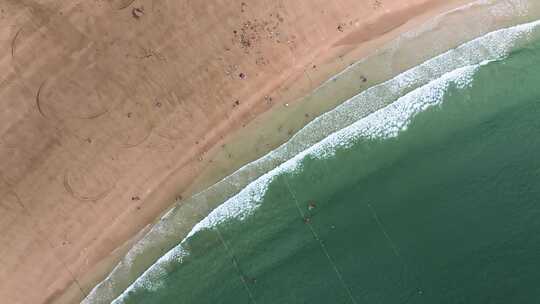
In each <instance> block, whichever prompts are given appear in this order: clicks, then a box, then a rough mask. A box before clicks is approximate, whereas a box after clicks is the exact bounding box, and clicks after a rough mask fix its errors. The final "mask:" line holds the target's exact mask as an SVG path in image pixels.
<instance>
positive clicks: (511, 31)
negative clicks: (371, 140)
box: [115, 20, 539, 303]
mask: <svg viewBox="0 0 540 304" xmlns="http://www.w3.org/2000/svg"><path fill="white" fill-rule="evenodd" d="M538 22H539V21H538V20H536V21H535V22H529V23H525V24H524V23H521V24H520V26H512V27H506V28H503V29H501V30H496V31H493V32H490V33H489V34H488V35H485V36H482V37H478V38H477V39H473V40H471V41H468V42H467V43H465V44H461V45H460V46H459V47H458V48H457V49H455V50H454V49H452V50H449V51H448V52H445V53H444V54H441V55H439V56H436V57H435V58H433V59H430V60H428V61H426V62H424V63H422V64H420V65H419V66H417V67H415V68H413V69H411V70H407V71H406V72H404V73H402V74H400V75H398V76H397V77H396V78H393V79H391V80H389V81H388V82H385V83H383V84H380V85H376V86H374V87H371V88H370V89H369V90H366V92H365V93H366V94H364V92H363V93H361V94H359V95H357V96H355V98H353V99H355V100H354V101H353V100H348V101H347V102H346V104H343V105H340V106H339V107H338V108H336V109H335V110H332V111H330V112H335V111H338V112H340V113H341V114H343V110H344V109H342V108H343V106H345V107H346V108H347V109H349V110H352V111H353V112H357V111H358V108H355V106H352V105H351V103H352V104H356V105H363V104H365V103H370V101H369V97H370V96H372V93H368V91H373V90H379V91H380V89H382V90H384V87H385V86H386V85H387V84H389V83H394V85H398V86H397V87H400V88H401V89H404V90H405V92H407V91H408V89H407V88H406V87H409V89H411V88H415V87H416V85H414V84H413V83H414V82H416V81H415V80H413V79H415V77H414V76H413V75H416V73H417V72H416V70H417V68H420V69H421V68H422V67H424V68H426V69H427V70H430V69H433V72H435V75H438V76H441V78H437V77H438V76H434V77H435V78H436V81H430V80H429V79H431V78H430V77H429V76H428V75H424V77H420V78H418V79H416V80H417V81H419V83H420V86H419V87H417V89H418V90H417V89H413V90H412V91H410V93H411V94H412V95H414V94H418V92H420V94H422V92H424V93H425V89H426V87H430V86H435V87H438V86H440V85H442V86H445V85H448V83H447V81H448V80H449V79H454V78H453V77H458V79H461V80H463V81H466V79H468V76H467V75H469V74H468V73H471V72H472V73H474V71H476V69H477V68H479V67H480V66H483V65H484V64H486V63H487V62H489V61H490V60H489V59H484V61H481V62H478V61H477V59H478V56H481V57H482V56H484V55H485V56H488V57H487V58H491V60H494V61H497V60H499V59H502V58H504V57H505V56H506V55H505V53H506V52H507V51H509V50H511V49H515V48H516V47H517V45H515V44H514V42H515V41H518V40H519V39H521V38H522V39H523V40H524V41H529V39H530V38H531V37H530V36H529V35H527V33H528V32H529V31H532V30H533V29H534V28H536V27H537V26H538ZM493 38H497V39H501V42H502V45H500V46H499V45H495V46H493V49H491V47H492V46H491V44H490V43H489V42H490V41H491V40H492V39H493ZM486 43H487V44H486ZM484 47H487V49H488V50H485V51H482V50H480V49H483V48H484ZM490 49H491V50H492V51H493V50H499V51H500V52H497V51H495V53H493V52H490V51H489V50H490ZM458 50H462V51H463V50H466V52H465V54H467V58H468V59H465V60H466V61H467V62H469V63H475V64H473V65H464V64H465V63H464V62H462V61H461V60H457V61H456V59H457V58H455V57H456V56H458V57H459V54H460V53H461V52H459V51H458ZM448 57H454V60H453V61H454V63H455V64H457V65H458V67H455V68H456V69H455V70H452V68H450V70H451V72H448V71H449V70H448V67H443V65H444V63H446V59H448ZM486 60H488V61H486ZM450 61H452V60H450ZM441 64H443V65H441ZM462 65H464V66H462ZM459 66H461V67H459ZM438 67H441V68H442V70H441V68H438ZM443 71H446V72H443ZM462 72H463V74H462ZM411 76H412V77H411ZM426 76H427V77H428V78H425V77H426ZM432 76H433V75H432ZM469 76H470V75H469ZM460 77H462V78H460ZM403 78H405V79H410V80H411V81H412V83H409V85H408V86H407V85H406V87H405V88H404V87H401V86H400V85H399V83H400V82H402V81H403V80H404V79H403ZM461 80H460V81H461ZM469 80H470V79H469ZM428 81H429V83H427V84H426V82H428ZM451 81H452V80H451ZM422 83H424V84H425V85H422ZM445 83H446V84H445ZM391 87H392V86H391ZM398 90H400V89H398ZM428 90H429V89H428ZM395 93H396V94H397V92H395ZM362 95H365V96H363V97H364V98H362V97H361V96H362ZM398 95H399V94H398ZM408 95H409V94H407V96H408ZM439 97H440V96H439ZM366 98H368V99H366ZM388 98H392V97H388ZM394 98H397V97H394ZM371 99H372V98H371ZM435 99H436V100H438V99H437V97H435ZM392 100H394V99H390V100H388V102H390V103H391V102H392ZM413 100H414V98H413V99H408V100H407V99H406V98H405V99H402V98H399V100H398V101H397V102H398V103H399V102H401V103H403V102H405V103H407V102H412V101H413ZM375 103H377V102H375ZM379 103H380V102H379ZM436 103H437V102H435V104H436ZM385 105H389V103H383V104H382V106H383V108H380V110H381V111H385V110H387V109H388V108H391V106H389V107H386V106H385ZM339 108H341V109H340V110H338V109H339ZM398 108H399V106H398ZM393 109H394V110H395V108H393ZM409 110H410V109H409ZM389 111H393V110H389ZM376 112H377V113H379V112H380V111H379V110H377V111H376ZM412 112H414V110H413V111H412ZM371 113H373V112H371ZM327 114H330V113H325V114H324V115H323V116H327ZM357 114H360V115H362V113H357ZM364 114H367V115H369V117H371V115H370V113H364ZM373 114H375V113H373ZM409 114H411V115H413V116H414V114H413V113H409ZM383 116H384V115H383ZM398 116H399V115H398ZM364 117H365V118H367V119H368V120H369V119H370V118H368V117H366V116H364ZM374 117H377V118H374V119H375V120H377V119H380V118H382V117H381V115H374ZM401 118H403V117H401ZM363 120H364V119H363V118H362V116H360V119H359V120H358V121H356V120H355V121H356V122H358V123H360V124H362V122H363ZM356 122H355V123H353V125H354V126H356V125H358V124H357V123H356ZM379 122H381V121H380V120H379ZM323 124H324V123H323ZM383 124H384V123H383ZM310 125H311V124H309V125H308V126H306V127H305V128H303V129H302V131H303V134H304V135H305V133H306V130H307V129H310V127H311V130H313V128H312V126H310ZM353 125H350V126H345V127H343V126H342V127H343V129H340V128H338V130H339V131H337V132H335V133H332V134H331V135H329V136H328V137H325V138H324V139H323V140H322V141H321V142H318V143H316V144H315V145H314V146H310V148H308V149H307V150H304V151H302V152H300V153H299V154H296V153H294V157H293V158H291V159H288V160H287V161H286V162H285V163H282V164H281V165H279V166H278V167H276V168H274V169H273V170H271V171H269V172H267V173H266V174H264V175H263V176H261V177H260V178H257V179H256V180H255V181H253V182H252V183H250V184H249V185H248V186H247V187H246V188H244V189H242V191H240V192H239V193H237V194H235V195H234V197H231V198H230V199H227V201H226V202H224V203H222V204H221V205H219V206H218V207H217V208H216V209H214V210H212V212H211V214H210V215H208V216H207V217H206V218H204V220H203V221H201V222H199V223H197V225H195V227H193V229H192V230H191V231H190V232H189V234H188V236H187V237H185V238H184V239H183V240H182V242H181V243H180V244H178V245H177V246H175V248H174V249H171V250H170V251H168V252H167V253H166V254H165V255H163V256H161V257H160V258H159V260H158V261H157V262H156V263H154V264H153V265H152V266H151V267H150V268H149V269H148V270H146V271H144V273H143V275H142V276H141V277H139V279H142V281H141V280H139V279H137V281H136V282H135V283H134V284H133V285H131V286H130V287H129V288H128V289H127V290H126V291H124V293H125V292H128V291H129V292H131V291H132V290H133V289H141V288H142V289H143V290H144V289H150V290H153V288H154V287H153V286H152V285H153V283H155V282H154V280H157V281H159V280H161V279H162V275H163V273H164V272H165V273H166V272H167V270H166V269H168V267H170V266H171V265H169V264H175V263H178V261H179V260H180V261H181V260H182V259H183V258H184V257H187V256H189V249H188V248H185V247H183V246H184V242H185V241H187V240H188V239H189V238H190V236H193V235H194V234H196V233H197V231H201V230H204V229H209V228H211V227H215V226H216V225H220V223H222V221H226V220H227V219H232V218H237V219H239V220H242V219H245V217H247V216H249V214H250V212H252V210H253V209H256V208H258V207H257V206H256V205H257V203H256V202H257V201H260V200H261V199H262V198H261V196H264V192H265V191H266V190H265V188H264V185H261V183H262V184H269V183H270V181H271V180H272V177H273V176H275V175H276V171H277V172H282V171H285V172H290V171H291V170H292V171H295V170H296V169H297V168H298V167H296V166H295V165H294V164H291V162H293V163H297V161H298V160H299V159H302V158H303V157H304V156H305V155H306V153H307V155H312V156H314V155H313V154H312V152H314V150H313V149H315V150H316V151H318V152H320V153H324V152H323V151H326V149H323V150H320V147H319V146H320V145H319V144H321V143H322V142H326V143H328V140H329V139H330V138H332V137H335V135H336V134H337V133H342V132H343V131H345V133H347V132H348V131H347V130H349V129H351V128H353V129H354V128H355V127H354V126H353ZM368 125H369V124H368ZM370 126H371V125H370ZM371 127H373V126H371ZM380 127H381V126H380ZM403 128H406V126H403ZM375 129H376V127H375ZM371 131H375V130H373V129H371ZM307 132H309V131H307ZM367 132H368V133H369V132H370V131H369V130H367ZM375 132H376V133H377V131H375ZM301 133H302V132H299V133H298V134H297V135H300V134H301ZM353 133H354V132H353ZM349 135H351V133H350V134H349ZM378 135H380V136H383V137H384V136H385V135H381V134H378ZM386 135H387V136H390V137H393V136H395V135H396V134H395V133H394V131H390V132H389V133H388V134H386ZM338 137H339V136H338ZM330 142H334V144H337V142H336V141H332V139H330ZM287 144H291V143H290V142H288V143H287ZM323 146H324V144H323ZM280 148H282V147H280ZM277 150H279V149H276V150H274V151H272V152H275V151H277ZM310 151H311V152H310ZM271 154H272V153H269V154H267V155H265V157H263V158H264V159H266V158H272V157H271V156H270V155H271ZM315 154H316V155H318V156H320V157H323V158H324V156H323V155H319V154H318V153H317V152H315ZM318 156H314V157H315V158H318ZM257 162H259V160H257ZM240 170H241V169H240ZM237 172H238V171H236V172H235V174H236V173H237ZM278 174H279V173H278ZM229 177H230V176H229ZM229 177H228V178H229ZM223 181H224V180H222V181H220V183H221V182H223ZM208 190H209V189H208ZM246 191H247V192H246ZM198 195H199V194H198ZM198 195H197V196H198ZM253 201H255V203H253ZM169 217H171V214H169V213H168V214H167V215H166V216H164V217H162V221H165V220H168V219H169ZM160 224H161V223H160ZM188 247H189V245H188ZM180 263H181V262H180ZM158 286H159V285H158ZM157 288H159V287H157ZM124 293H123V294H122V295H121V296H120V298H122V297H123V296H124ZM115 303H116V302H115Z"/></svg>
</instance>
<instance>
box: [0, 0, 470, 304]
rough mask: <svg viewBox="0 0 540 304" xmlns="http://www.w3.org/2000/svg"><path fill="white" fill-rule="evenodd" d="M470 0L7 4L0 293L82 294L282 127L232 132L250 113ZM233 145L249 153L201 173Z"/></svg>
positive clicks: (12, 297) (0, 92)
mask: <svg viewBox="0 0 540 304" xmlns="http://www.w3.org/2000/svg"><path fill="white" fill-rule="evenodd" d="M465 2H468V1H439V0H433V1H431V0H411V1H398V0H394V1H390V0H382V1H367V0H366V1H349V0H343V1H334V2H332V3H327V2H326V1H316V3H314V2H313V1H295V2H294V3H285V2H268V3H259V4H254V3H248V2H241V1H235V2H233V3H229V2H225V1H211V2H205V3H204V4H195V3H193V2H186V1H179V2H178V3H174V4H173V3H172V2H166V1H109V2H107V1H97V2H92V3H86V2H82V1H49V2H47V3H46V4H38V3H35V2H19V1H6V2H4V4H3V5H2V11H1V13H0V14H1V15H0V24H1V25H2V27H1V28H2V30H0V40H2V42H3V43H2V44H1V45H0V68H1V69H2V71H4V72H3V73H2V75H0V96H1V98H0V102H1V103H2V106H1V107H0V108H1V109H2V111H1V112H0V130H1V137H0V157H1V159H2V162H1V164H0V177H1V179H0V197H1V201H0V208H1V209H0V210H1V212H0V225H1V228H2V233H1V235H0V242H1V244H2V246H1V247H0V256H1V257H2V258H1V259H0V265H1V266H2V267H1V268H0V269H1V270H0V282H1V284H0V299H1V300H2V302H6V303H74V302H78V301H80V300H81V299H82V298H83V297H84V296H85V295H86V294H87V293H88V292H89V291H90V290H91V289H92V288H93V286H94V285H95V283H96V282H98V281H99V280H101V279H102V278H103V277H104V276H105V275H106V274H107V272H108V271H110V269H111V268H112V266H113V265H114V263H115V261H117V259H118V258H119V257H121V256H122V254H123V253H124V252H125V251H126V249H128V248H129V245H130V244H132V243H131V242H132V241H133V240H135V239H136V237H135V236H137V235H142V233H143V232H144V229H145V227H148V225H149V224H151V223H152V222H153V221H154V220H155V219H156V218H157V217H158V216H159V215H160V214H162V213H163V212H164V210H166V209H168V208H169V207H170V206H171V203H172V202H173V201H174V200H175V199H177V198H181V197H187V196H189V195H190V194H191V193H193V192H195V191H197V190H200V189H203V188H204V187H205V186H207V185H209V184H211V183H212V182H213V181H214V180H215V179H216V178H218V177H219V176H221V175H224V174H227V173H228V172H231V171H232V170H234V168H236V167H237V166H238V165H239V164H241V163H242V162H244V161H246V160H248V159H249V158H254V157H256V156H257V155H260V154H261V153H263V152H264V151H265V150H266V151H267V150H270V149H271V148H273V147H274V146H275V145H276V144H278V143H279V142H280V141H283V140H285V139H286V138H287V136H290V135H291V131H290V130H289V129H287V128H285V129H284V130H283V131H280V132H282V133H280V134H279V136H276V137H275V138H274V139H273V141H271V142H270V141H266V140H265V137H260V138H259V139H258V140H257V141H242V139H241V138H242V137H244V136H245V132H246V131H242V130H251V131H253V129H252V128H254V127H253V120H254V119H255V118H257V117H261V114H263V113H268V111H269V110H271V109H280V108H282V107H284V106H285V105H286V104H290V105H291V107H293V106H294V102H295V101H296V100H297V99H298V98H300V97H302V96H305V95H306V94H308V93H309V92H311V91H312V90H313V89H314V88H315V87H317V86H318V85H319V84H320V83H322V82H323V81H325V80H326V79H328V78H329V77H331V76H332V75H334V74H336V73H337V72H339V71H341V70H342V69H343V68H345V67H346V66H347V65H349V64H350V63H351V62H354V61H356V60H358V59H360V58H362V57H363V56H365V55H367V54H368V53H369V52H370V51H373V50H374V49H375V48H376V47H377V46H379V45H381V44H382V43H384V42H385V41H388V40H389V39H391V38H392V37H395V36H396V34H397V33H399V32H402V31H404V30H406V29H408V28H409V29H410V27H411V24H414V21H415V20H420V19H422V18H424V19H425V18H427V17H429V16H430V15H433V14H435V13H438V12H440V11H441V10H445V9H449V8H450V7H453V6H457V5H460V4H463V3H465ZM270 112H271V111H270ZM309 119H310V117H305V121H302V122H300V123H306V122H307V121H309ZM243 132H244V133H243ZM253 132H256V131H253ZM228 143H234V145H236V147H238V146H239V145H242V146H243V150H245V151H249V152H251V153H247V154H243V155H241V156H240V155H231V156H230V159H229V160H228V161H226V162H225V163H226V164H225V165H222V167H221V168H220V171H219V173H218V174H211V176H213V177H212V178H202V179H201V178H200V176H201V173H204V172H208V171H211V172H215V170H214V169H213V168H214V162H213V159H214V157H216V156H217V155H221V154H223V152H220V151H222V150H223V147H224V145H226V144H228ZM229 148H230V149H232V150H238V148H234V147H230V146H229ZM220 153H221V154H220ZM248 155H250V156H248ZM228 158H229V157H228ZM246 158H247V159H246ZM221 163H222V164H223V162H221ZM197 177H199V179H197Z"/></svg>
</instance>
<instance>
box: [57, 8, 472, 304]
mask: <svg viewBox="0 0 540 304" xmlns="http://www.w3.org/2000/svg"><path fill="white" fill-rule="evenodd" d="M471 2H476V1H468V0H461V1H460V0H457V1H455V2H454V3H446V4H445V5H443V6H441V7H437V8H438V9H434V10H433V11H429V10H428V11H427V12H424V14H421V15H419V16H417V17H416V18H415V19H412V20H411V22H407V23H405V24H404V25H403V26H399V27H398V28H396V29H395V30H392V31H390V32H385V33H384V34H383V35H381V36H379V37H377V38H376V39H373V40H368V41H367V44H373V45H379V46H380V45H384V44H385V43H387V42H388V41H391V40H392V39H395V38H396V37H397V36H399V35H400V34H401V33H405V32H407V31H408V30H410V29H411V28H413V27H414V26H416V25H418V24H421V23H422V22H425V21H426V20H429V19H430V18H431V17H434V16H437V15H438V14H440V13H444V12H447V9H451V8H459V7H465V6H467V3H471ZM464 4H465V5H464ZM373 45H371V46H366V45H361V46H360V47H351V50H349V51H347V52H345V53H344V54H345V55H340V56H337V57H336V59H338V58H339V61H337V62H333V64H334V70H332V69H331V68H329V69H328V70H327V72H329V71H333V72H329V74H327V75H333V74H335V73H336V72H335V71H336V70H338V71H343V72H344V71H346V70H347V68H348V67H350V66H351V65H352V63H351V64H348V65H347V64H343V63H342V64H340V61H341V62H343V61H346V60H345V59H344V58H346V56H351V57H352V58H350V60H351V62H355V61H358V60H362V58H366V56H368V55H369V53H370V51H371V50H370V48H373ZM355 52H356V56H358V54H361V55H359V57H354V55H351V54H354V53H355ZM339 53H343V52H339ZM328 61H329V62H331V60H330V59H328ZM329 65H332V64H329ZM335 66H339V69H335ZM340 74H341V73H340ZM340 74H337V75H340ZM321 75H324V73H323V74H321ZM298 77H299V78H301V77H302V75H298ZM320 78H321V79H323V80H326V81H320V82H321V85H324V84H325V83H327V82H329V81H331V80H332V78H334V77H333V76H332V77H328V76H321V77H320ZM310 81H313V80H312V79H310ZM298 87H299V89H298V91H295V89H294V88H288V89H287V90H286V91H289V90H290V91H292V92H295V93H296V95H294V94H291V96H296V97H294V98H292V99H290V100H291V101H290V102H291V104H292V103H294V102H297V101H298V100H302V99H305V97H301V96H302V95H303V94H305V93H303V92H302V91H303V90H304V89H302V85H298ZM303 87H306V85H303ZM368 87H369V86H368ZM283 100H285V101H287V99H285V98H283ZM338 104H339V103H338ZM282 105H283V104H282ZM283 110H286V109H277V110H276V109H275V108H272V109H270V110H268V111H264V112H263V113H262V114H261V115H259V116H256V117H255V119H261V120H264V119H266V120H268V118H261V116H264V115H266V114H268V115H272V114H274V115H276V114H275V113H280V112H281V111H283ZM323 112H324V111H323ZM321 113H322V112H321ZM315 117H316V116H315ZM250 124H251V122H250V123H248V124H247V127H249V125H250ZM243 130H245V129H243V128H242V129H240V130H239V131H238V132H236V133H232V137H233V139H232V140H233V141H234V139H235V138H236V139H237V140H238V138H240V139H239V141H240V142H242V141H244V140H245V139H244V138H243V137H244V136H243V135H242V131H243ZM254 132H256V131H254ZM227 139H228V137H226V138H225V139H222V140H221V142H228V140H227ZM285 141H286V140H285ZM278 145H279V144H278ZM219 146H220V145H219V144H216V145H214V146H213V148H214V149H218V150H220V149H219ZM274 148H275V147H274ZM211 150H213V149H212V148H211V149H210V150H209V151H208V152H203V153H204V154H203V155H205V156H206V157H208V159H212V157H215V155H216V154H219V151H216V152H214V153H215V154H213V153H212V151H211ZM270 150H273V148H271V149H270ZM264 153H265V152H263V153H262V155H264ZM259 156H260V155H259ZM259 156H255V157H254V158H253V159H252V160H250V161H247V162H246V163H249V162H251V161H253V160H255V159H257V158H258V157H259ZM211 163H212V161H211V160H210V161H209V164H208V165H209V166H208V168H207V169H206V170H207V171H206V172H212V171H213V170H212V169H213V168H212V166H211ZM232 171H234V169H232ZM232 171H230V172H232ZM230 172H229V173H230ZM229 173H227V174H229ZM227 174H225V176H226V175H227ZM200 175H202V174H199V176H200ZM210 175H212V176H213V178H216V176H218V178H217V179H216V181H217V180H219V175H218V174H216V173H214V172H212V173H210ZM213 183H215V181H214V182H211V183H207V184H206V185H205V183H204V182H199V185H197V182H194V183H193V184H192V185H191V186H190V187H189V189H190V190H191V189H197V188H199V189H205V188H207V187H208V186H210V185H212V184H213ZM197 186H198V187H197ZM194 193H197V191H195V190H191V194H194ZM188 195H190V194H188ZM184 197H185V196H184ZM175 205H176V204H175ZM175 205H173V206H172V207H170V208H168V209H167V210H165V211H164V212H162V213H161V214H162V215H163V214H164V213H166V212H167V213H168V212H170V211H172V209H173V208H175ZM161 218H162V217H161ZM149 229H150V227H149V226H146V228H145V229H143V230H142V231H141V232H140V234H139V236H140V237H142V236H143V235H144V234H145V233H146V232H148V231H149ZM138 240H139V237H135V238H133V239H130V240H129V241H128V243H127V244H124V245H123V246H122V247H125V248H124V250H126V251H127V250H129V249H130V248H131V246H132V244H134V243H136V242H137V241H138ZM118 251H119V252H118V254H119V255H120V256H122V255H123V254H124V253H123V252H122V249H120V250H118ZM113 264H115V263H113ZM110 265H111V264H109V266H110ZM62 303H63V302H62Z"/></svg>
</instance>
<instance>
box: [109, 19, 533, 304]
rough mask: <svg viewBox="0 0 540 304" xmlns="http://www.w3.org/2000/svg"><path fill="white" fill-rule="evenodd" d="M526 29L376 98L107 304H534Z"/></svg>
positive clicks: (529, 31) (529, 40)
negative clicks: (377, 105) (374, 104)
mask: <svg viewBox="0 0 540 304" xmlns="http://www.w3.org/2000/svg"><path fill="white" fill-rule="evenodd" d="M537 27H538V24H536V23H535V24H529V25H527V26H522V27H520V28H517V29H516V28H513V29H511V30H507V31H506V32H498V33H495V34H492V37H488V38H484V39H485V40H484V41H483V43H482V44H478V43H477V44H474V45H469V46H470V47H469V48H466V47H464V48H463V49H461V50H458V52H457V53H456V51H455V50H454V51H453V52H454V53H450V54H447V56H446V57H444V58H445V60H442V59H441V58H443V57H440V58H439V61H431V62H430V63H429V64H426V65H425V66H423V67H422V66H420V67H419V68H416V69H415V70H414V73H412V72H411V73H410V74H404V75H405V76H407V75H408V76H410V78H409V77H405V76H403V75H402V76H400V77H402V78H401V79H406V80H407V81H406V82H402V81H397V82H395V83H393V84H394V86H390V85H389V84H388V83H387V84H385V86H384V87H380V88H381V90H382V88H384V90H385V92H390V93H392V92H394V93H393V94H394V95H395V96H396V97H395V98H394V102H392V103H390V105H388V106H386V107H384V108H382V109H379V110H377V111H375V112H374V113H372V114H370V115H368V116H366V117H364V118H360V119H359V120H357V121H354V118H352V117H349V119H351V121H352V124H351V125H348V126H346V127H345V128H342V129H340V130H339V131H337V132H336V133H334V134H332V135H331V136H329V137H327V138H325V139H324V140H323V141H322V142H320V143H318V144H317V145H315V146H312V147H310V148H308V151H305V152H303V153H300V155H299V156H297V157H295V158H294V159H293V160H291V161H288V162H287V163H285V164H283V165H281V166H280V167H278V168H277V169H274V170H272V171H270V173H267V174H266V175H263V176H262V177H260V178H259V179H257V180H256V181H255V182H254V183H252V184H250V185H249V186H248V187H247V188H246V189H244V190H243V191H242V192H240V194H238V195H236V196H235V197H233V198H231V199H229V200H228V201H227V202H226V203H225V204H224V205H222V206H221V207H220V208H218V209H216V210H215V211H214V212H213V213H212V214H211V215H210V216H209V217H208V218H207V219H206V220H205V221H203V222H201V223H200V224H199V225H198V226H196V227H195V229H194V230H193V231H192V233H191V234H190V237H189V238H188V239H186V240H185V241H183V242H182V244H181V245H179V246H178V247H176V248H175V249H173V250H172V251H171V252H169V253H168V254H167V255H166V256H165V257H164V258H163V259H162V260H161V262H158V263H157V264H156V265H155V266H154V267H153V268H151V269H150V270H149V271H148V272H147V273H146V275H145V276H143V277H142V278H141V279H140V280H138V283H136V284H135V285H133V286H132V287H131V288H130V289H129V290H128V291H126V292H125V293H124V294H123V295H122V296H121V297H120V298H118V299H117V300H116V302H117V303H364V302H370V303H456V302H457V303H486V302H488V303H525V302H531V301H534V299H537V298H538V297H539V296H540V288H538V284H537V282H538V281H539V280H540V272H538V271H537V269H539V268H540V257H539V256H538V255H537V252H539V250H540V233H539V232H540V221H538V220H537V217H538V216H539V215H540V204H539V203H538V202H539V201H540V183H538V180H539V177H540V158H538V157H537V155H538V153H539V152H540V137H538V136H537V134H538V133H539V132H540V119H538V118H539V117H540V86H538V83H540V68H539V67H540V40H539V39H538V38H537V36H538V29H537ZM508 37H510V38H512V39H510V40H509V39H507V38H508ZM503 38H504V39H503ZM495 43H496V45H495ZM505 43H506V44H505ZM473 46H474V47H473ZM465 50H466V51H465ZM474 50H478V51H479V52H478V54H477V55H475V56H470V54H471V52H473V51H474ZM455 54H459V56H455ZM467 56H469V57H467ZM467 58H469V59H467ZM434 62H442V63H444V65H435V64H434ZM428 68H429V69H431V70H429V71H428V72H426V69H428ZM419 71H422V73H420V72H419ZM424 77H425V80H423V79H424ZM399 79H400V78H399V77H398V80H399ZM413 79H414V80H415V81H411V80H413ZM419 79H420V80H419ZM396 85H397V86H396ZM399 85H403V86H401V87H400V86H399ZM392 88H398V89H395V91H392V90H394V89H392ZM372 90H376V88H373V89H372ZM372 93H373V91H372ZM372 93H369V92H368V93H364V95H362V96H367V97H362V96H358V97H357V100H358V101H360V100H361V98H368V97H370V96H373V95H369V94H372ZM394 95H390V96H394ZM376 96H380V95H376ZM350 106H352V104H350ZM347 113H350V112H347ZM321 119H323V118H321ZM343 119H347V118H346V117H345V118H343Z"/></svg>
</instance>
